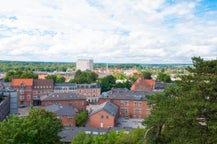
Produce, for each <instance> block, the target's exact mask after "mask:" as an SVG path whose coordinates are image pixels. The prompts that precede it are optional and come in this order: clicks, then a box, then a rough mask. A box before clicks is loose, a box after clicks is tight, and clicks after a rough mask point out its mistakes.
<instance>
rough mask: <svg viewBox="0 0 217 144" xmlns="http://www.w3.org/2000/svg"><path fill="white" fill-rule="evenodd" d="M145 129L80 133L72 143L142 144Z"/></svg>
mask: <svg viewBox="0 0 217 144" xmlns="http://www.w3.org/2000/svg"><path fill="white" fill-rule="evenodd" d="M144 131H145V130H144V129H140V128H137V129H135V130H131V131H130V132H129V133H126V132H124V130H122V131H119V132H116V131H114V130H112V131H110V132H109V133H108V134H101V135H91V134H85V133H84V132H83V133H80V134H78V135H77V136H75V137H74V139H73V141H72V143H71V144H141V143H142V142H143V140H144V139H143V136H144Z"/></svg>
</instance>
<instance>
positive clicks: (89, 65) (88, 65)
mask: <svg viewBox="0 0 217 144" xmlns="http://www.w3.org/2000/svg"><path fill="white" fill-rule="evenodd" d="M77 70H81V71H86V70H90V71H92V70H93V60H92V59H78V60H77V61H76V71H77Z"/></svg>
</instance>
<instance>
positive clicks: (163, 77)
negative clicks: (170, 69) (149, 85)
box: [157, 72, 171, 83]
mask: <svg viewBox="0 0 217 144" xmlns="http://www.w3.org/2000/svg"><path fill="white" fill-rule="evenodd" d="M157 80H160V81H163V82H166V83H170V82H171V78H170V75H168V74H165V73H162V72H159V73H158V75H157Z"/></svg>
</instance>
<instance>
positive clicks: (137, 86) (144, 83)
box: [131, 77, 155, 91]
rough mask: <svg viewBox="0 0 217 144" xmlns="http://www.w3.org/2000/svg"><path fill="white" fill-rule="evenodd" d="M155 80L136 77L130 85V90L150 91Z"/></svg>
mask: <svg viewBox="0 0 217 144" xmlns="http://www.w3.org/2000/svg"><path fill="white" fill-rule="evenodd" d="M154 84H155V80H153V79H144V78H143V77H140V78H138V79H137V80H136V81H135V82H134V84H133V85H132V86H131V90H135V91H151V90H153V89H154Z"/></svg>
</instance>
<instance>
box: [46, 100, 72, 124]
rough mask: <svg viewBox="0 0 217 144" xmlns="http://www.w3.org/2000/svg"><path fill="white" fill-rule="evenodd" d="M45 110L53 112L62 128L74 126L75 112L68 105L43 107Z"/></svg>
mask: <svg viewBox="0 0 217 144" xmlns="http://www.w3.org/2000/svg"><path fill="white" fill-rule="evenodd" d="M44 109H45V110H48V111H51V112H54V113H55V114H56V117H57V118H59V119H61V121H62V125H63V126H76V121H75V115H76V112H75V110H74V109H73V108H72V107H71V106H69V105H58V104H52V105H48V106H45V107H44Z"/></svg>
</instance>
